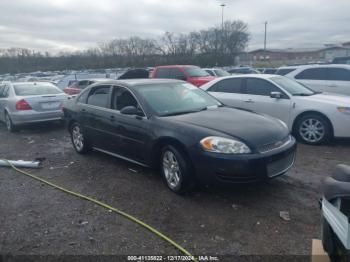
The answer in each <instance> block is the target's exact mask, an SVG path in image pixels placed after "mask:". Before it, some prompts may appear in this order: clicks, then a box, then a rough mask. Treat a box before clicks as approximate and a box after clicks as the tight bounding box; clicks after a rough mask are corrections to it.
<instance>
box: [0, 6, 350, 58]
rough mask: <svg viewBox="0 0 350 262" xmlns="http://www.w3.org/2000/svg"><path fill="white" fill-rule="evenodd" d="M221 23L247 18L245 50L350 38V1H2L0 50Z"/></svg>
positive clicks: (62, 46)
mask: <svg viewBox="0 0 350 262" xmlns="http://www.w3.org/2000/svg"><path fill="white" fill-rule="evenodd" d="M221 3H225V4H226V7H225V11H224V18H225V20H234V19H241V20H243V21H245V22H247V23H248V26H249V32H250V33H251V41H250V44H249V47H248V49H249V50H252V49H255V48H260V47H263V40H264V39H263V38H264V21H265V20H266V21H268V30H267V35H268V40H267V45H268V48H269V47H270V48H289V47H306V48H310V47H318V46H322V45H323V44H325V43H339V42H345V41H350V27H349V24H350V15H349V10H350V0H333V1H331V0H222V1H219V0H0V48H8V47H25V48H30V49H36V50H40V51H49V52H55V53H56V52H58V51H74V50H79V49H82V48H87V47H93V46H94V45H96V43H97V42H101V41H107V40H110V39H113V38H116V37H118V38H126V37H129V36H133V35H137V36H141V37H150V38H156V37H159V36H161V35H162V34H163V33H164V32H165V31H170V32H175V33H186V32H190V31H193V30H200V29H204V28H207V27H210V26H213V25H219V24H220V23H221V7H220V4H221Z"/></svg>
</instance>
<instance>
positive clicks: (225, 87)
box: [216, 78, 242, 93]
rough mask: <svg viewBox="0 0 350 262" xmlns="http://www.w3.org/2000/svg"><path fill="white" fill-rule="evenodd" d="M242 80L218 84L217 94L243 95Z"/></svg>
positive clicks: (234, 79)
mask: <svg viewBox="0 0 350 262" xmlns="http://www.w3.org/2000/svg"><path fill="white" fill-rule="evenodd" d="M241 85H242V79H241V78H233V79H225V80H222V81H220V82H219V83H218V86H217V89H216V92H223V93H241Z"/></svg>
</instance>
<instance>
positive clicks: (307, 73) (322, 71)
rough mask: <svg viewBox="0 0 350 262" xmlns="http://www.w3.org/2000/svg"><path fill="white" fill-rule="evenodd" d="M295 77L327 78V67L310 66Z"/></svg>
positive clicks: (309, 78) (306, 78) (307, 78)
mask: <svg viewBox="0 0 350 262" xmlns="http://www.w3.org/2000/svg"><path fill="white" fill-rule="evenodd" d="M295 79H305V80H327V68H309V69H305V70H304V71H302V72H300V73H299V74H297V75H296V76H295Z"/></svg>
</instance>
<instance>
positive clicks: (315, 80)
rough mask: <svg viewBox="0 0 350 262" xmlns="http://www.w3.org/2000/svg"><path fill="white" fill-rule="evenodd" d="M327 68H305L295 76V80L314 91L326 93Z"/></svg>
mask: <svg viewBox="0 0 350 262" xmlns="http://www.w3.org/2000/svg"><path fill="white" fill-rule="evenodd" d="M327 74H328V71H327V68H324V67H318V68H307V69H305V70H303V71H301V72H300V73H299V74H297V75H296V76H295V80H297V81H298V82H300V83H302V84H304V85H306V86H307V87H309V88H311V89H313V90H315V91H321V92H324V91H327V89H328V87H327V85H326V84H327V81H326V80H327Z"/></svg>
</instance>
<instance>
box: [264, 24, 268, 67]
mask: <svg viewBox="0 0 350 262" xmlns="http://www.w3.org/2000/svg"><path fill="white" fill-rule="evenodd" d="M266 31H267V21H266V22H265V34H264V60H266V33H267V32H266Z"/></svg>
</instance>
